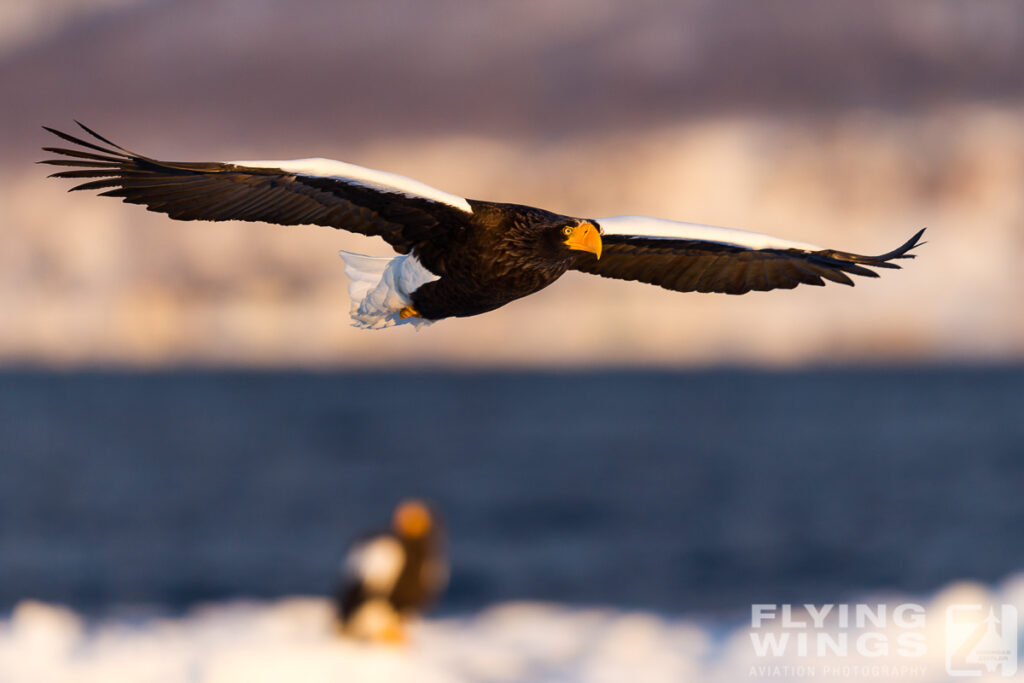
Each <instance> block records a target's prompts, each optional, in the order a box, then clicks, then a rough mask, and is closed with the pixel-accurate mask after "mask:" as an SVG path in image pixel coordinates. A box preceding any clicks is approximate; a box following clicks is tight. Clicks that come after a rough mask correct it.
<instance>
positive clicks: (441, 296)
mask: <svg viewBox="0 0 1024 683" xmlns="http://www.w3.org/2000/svg"><path fill="white" fill-rule="evenodd" d="M78 125H79V126H81V127H82V129H83V130H85V131H86V133H88V134H89V135H90V136H92V137H93V138H95V140H96V142H95V143H94V142H90V141H87V140H82V139H80V138H76V137H74V136H71V135H69V134H67V133H63V132H61V131H59V130H54V129H53V128H48V127H45V126H44V128H46V130H48V131H49V132H51V133H53V134H54V135H56V136H58V137H60V138H62V139H64V140H65V141H67V142H70V143H72V144H74V145H76V146H77V147H76V148H74V149H66V148H59V147H44V148H43V149H44V150H45V151H47V152H53V153H55V154H60V155H62V156H61V158H58V159H50V160H47V161H43V162H40V163H44V164H54V165H57V166H66V167H71V170H66V171H61V172H58V173H54V174H53V176H51V177H59V178H75V179H82V178H89V179H92V180H88V181H86V182H84V183H82V184H80V185H77V186H76V187H73V188H71V189H72V190H103V192H101V193H100V194H101V195H103V196H108V197H121V198H122V200H123V201H124V202H127V203H129V204H143V205H145V206H146V208H148V209H149V210H150V211H156V212H159V213H165V214H167V215H168V216H170V217H171V218H174V219H177V220H207V221H227V220H242V221H265V222H268V223H277V224H280V225H301V224H315V225H325V226H328V227H332V228H340V229H344V230H349V231H351V232H357V233H360V234H363V235H373V236H376V237H381V238H383V239H384V241H385V242H387V243H388V244H390V245H391V247H392V248H393V249H394V250H395V251H396V252H398V254H399V256H396V257H394V258H373V257H369V256H363V255H361V254H353V253H349V252H345V251H343V252H341V256H342V258H343V259H344V260H345V272H346V274H347V275H348V276H349V277H350V278H351V279H352V284H351V286H350V287H349V294H350V296H351V298H352V308H351V314H352V318H353V320H354V321H355V325H357V326H359V327H366V328H381V327H389V326H391V325H398V324H402V323H407V322H411V323H417V324H421V323H426V322H433V321H436V320H440V319H442V318H450V317H452V316H457V317H463V316H471V315H479V314H480V313H486V312H487V311H493V310H494V309H496V308H500V307H501V306H504V305H505V304H507V303H509V302H511V301H515V300H516V299H519V298H522V297H524V296H527V295H529V294H533V293H534V292H537V291H539V290H541V289H543V288H544V287H547V286H548V285H550V284H551V283H552V282H554V281H555V280H557V279H558V278H560V277H561V276H562V275H564V274H565V273H566V271H569V270H577V271H581V272H584V273H591V274H594V275H600V276H602V277H610V278H616V279H619V280H637V281H640V282H646V283H650V284H653V285H658V286H660V287H664V288H665V289H671V290H675V291H679V292H724V293H726V294H745V293H746V292H750V291H766V290H771V289H792V288H794V287H796V286H797V285H799V284H808V285H818V286H821V285H824V280H831V281H833V282H838V283H841V284H845V285H852V284H853V281H852V280H851V279H850V278H849V275H861V276H867V277H878V275H877V273H875V272H874V271H873V270H871V268H899V266H898V265H896V264H895V263H892V261H894V260H895V259H903V258H914V257H913V255H912V254H909V253H908V252H909V251H910V250H911V249H913V248H914V247H915V246H917V245H918V243H919V241H920V239H921V235H922V234H923V233H924V230H921V231H919V232H918V233H917V234H915V235H914V236H913V237H911V238H910V239H909V240H907V242H906V243H904V244H903V245H902V246H901V247H899V248H897V249H895V250H893V251H890V252H889V253H887V254H882V255H881V256H862V255H860V254H853V253H849V252H844V251H836V250H833V249H824V248H822V247H818V246H815V245H813V244H807V243H805V242H793V241H790V240H784V239H779V238H777V237H772V236H770V235H763V234H760V233H754V232H746V231H743V230H733V229H729V228H717V227H712V226H708V225H697V224H694V223H682V222H677V221H670V220H663V219H658V218H649V217H647V216H617V217H614V218H575V217H571V216H562V215H559V214H557V213H552V212H550V211H545V210H544V209H538V208H534V207H531V206H521V205H518V204H501V203H497V202H488V201H479V200H475V199H465V198H463V197H459V196H458V195H454V194H450V193H448V192H443V191H441V190H438V189H436V188H433V187H430V186H429V185H426V184H425V183H421V182H419V181H417V180H413V179H411V178H406V177H404V176H400V175H396V174H394V173H388V172H385V171H375V170H373V169H369V168H363V167H361V166H356V165H354V164H348V163H345V162H341V161H332V160H330V159H295V160H292V161H228V162H177V161H157V160H156V159H150V158H149V157H144V156H141V155H139V154H135V153H134V152H129V151H128V150H126V149H124V148H123V147H120V146H118V145H116V144H114V143H113V142H111V141H110V140H107V139H106V138H104V137H102V136H100V135H99V134H97V133H95V132H93V131H92V130H90V129H89V128H87V127H86V126H84V125H83V124H81V123H79V124H78ZM97 143H100V144H97Z"/></svg>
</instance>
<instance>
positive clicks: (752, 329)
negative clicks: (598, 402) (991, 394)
mask: <svg viewBox="0 0 1024 683" xmlns="http://www.w3.org/2000/svg"><path fill="white" fill-rule="evenodd" d="M110 2H114V0H110ZM125 2H127V0H125ZM94 10H95V11H91V12H84V13H83V12H80V11H79V10H76V11H75V12H73V13H70V14H68V13H65V14H61V15H60V17H59V18H60V21H58V22H57V24H55V26H54V27H50V29H48V30H47V31H42V32H37V33H35V34H33V35H35V36H36V39H35V40H34V41H30V42H28V43H25V42H23V43H22V44H21V45H20V46H19V47H18V48H17V49H15V50H13V51H9V52H2V51H0V91H2V92H4V93H8V94H9V96H8V97H7V98H6V99H5V105H6V106H5V107H3V108H0V124H2V125H0V152H2V156H0V160H2V161H0V180H2V181H3V182H2V183H0V225H2V226H3V229H2V230H0V323H2V324H0V360H6V361H7V362H18V361H20V362H48V363H52V362H58V363H89V362H95V361H103V362H130V363H168V362H203V363H206V362H209V363H258V364H275V363H287V364H307V363H308V364H339V363H342V364H360V365H362V364H366V363H383V364H390V363H394V362H406V363H418V362H453V363H482V364H488V363H528V364H533V363H542V364H552V363H554V364H564V363H569V362H571V363H575V364H587V363H618V362H625V363H670V364H677V363H693V362H706V361H736V360H739V361H754V362H783V363H792V362H801V361H806V360H811V359H819V360H821V359H829V360H842V359H867V358H904V359H906V358H931V359H935V358H951V357H952V358H974V359H985V358H991V357H999V358H1020V357H1024V316H1022V315H1021V309H1020V304H1019V302H1020V301H1021V300H1024V284H1022V283H1021V281H1019V280H1017V279H1014V278H1013V277H1012V276H1011V274H1012V273H1013V272H1014V271H1015V269H1016V264H1017V263H1019V262H1020V260H1021V258H1022V257H1024V225H1022V221H1024V219H1022V217H1024V193H1022V192H1021V188H1022V187H1024V125H1022V124H1021V121H1022V120H1024V98H1022V94H1024V80H1022V79H1020V78H1019V65H1020V64H1021V63H1024V41H1022V40H1020V36H1021V35H1024V5H1022V4H1020V3H1016V2H1012V1H1009V0H1007V1H997V0H975V1H974V2H971V3H963V2H954V1H946V0H936V1H934V2H928V3H890V2H877V1H868V2H858V3H848V2H836V1H833V0H824V1H822V0H786V1H785V2H783V1H778V0H767V1H765V2H758V3H749V2H740V1H738V0H725V1H719V2H711V1H710V0H708V1H703V0H700V1H698V0H694V1H691V2H685V3H675V4H668V3H654V2H647V1H641V2H635V3H629V4H628V5H627V4H625V3H611V2H589V1H586V2H584V1H583V0H566V1H565V2H560V3H549V2H540V1H528V2H518V3H500V2H482V3H463V2H455V1H454V0H428V1H423V2H412V1H409V2H398V1H397V0H383V1H381V2H368V1H356V2H346V3H335V2H328V1H326V0H308V1H304V2H284V1H283V0H258V1H256V0H253V1H242V0H202V1H200V0H149V1H146V0H140V1H139V2H136V3H134V4H124V5H116V4H115V5H109V4H102V5H96V6H95V7H94ZM72 117H76V118H79V119H81V120H83V121H85V122H87V123H89V124H90V125H92V126H94V127H95V128H97V129H98V130H99V131H100V132H102V133H104V134H106V135H108V136H110V137H111V138H112V139H114V140H115V141H116V142H119V143H120V144H123V145H124V146H126V147H128V148H130V149H131V148H134V149H137V150H138V151H140V152H142V153H145V154H149V155H152V156H156V157H163V158H171V159H174V158H178V159H204V158H213V159H230V158H275V157H278V158H294V157H302V156H328V157H334V158H339V159H344V160H346V161H350V162H353V163H358V164H363V165H366V166H370V167H373V168H381V169H386V170H390V171H395V172H399V173H404V174H406V175H410V176H412V177H415V178H418V179H421V180H423V181H425V182H428V183H430V184H433V185H435V186H437V187H440V188H443V189H446V190H449V191H452V192H456V193H459V194H462V195H464V196H468V197H473V198H482V199H494V200H499V201H514V202H521V203H527V204H534V205H539V206H544V207H547V208H550V209H553V210H556V211H560V212H564V213H568V214H574V215H589V216H602V215H617V214H625V213H647V214H651V215H659V216H664V217H666V218H675V219H681V220H692V221H699V222H705V223H712V224H719V225H729V226H733V227H740V228H746V229H750V230H757V231H763V232H771V233H775V234H779V235H781V236H785V237H790V238H793V239H799V240H805V241H809V242H815V243H819V244H824V245H827V246H831V247H835V248H840V249H848V250H855V251H861V252H866V253H872V252H882V251H886V250H888V249H890V248H892V247H893V246H895V245H897V244H899V243H900V242H901V241H902V240H904V239H905V238H906V237H908V236H909V235H910V234H911V233H913V232H914V231H915V230H916V229H918V228H919V227H922V226H928V227H929V228H930V230H929V233H928V237H927V239H928V240H929V244H927V245H926V246H924V247H923V248H922V249H921V250H920V251H919V254H920V258H919V259H918V260H916V261H914V262H910V263H908V264H907V268H906V270H905V271H903V272H897V273H886V274H885V275H886V277H884V278H883V279H882V280H880V281H870V282H868V281H865V282H861V283H860V284H859V286H858V287H856V288H855V289H847V288H840V287H827V288H825V289H821V290H818V289H810V290H806V289H800V290H797V291H795V292H783V293H769V294H761V295H748V296H744V297H738V298H737V297H725V296H696V295H680V294H674V293H669V292H665V291H662V290H659V289H656V288H652V287H647V286H643V285H638V284H635V283H622V282H612V281H604V280H599V279H596V278H588V277H582V276H571V277H567V278H566V279H565V281H564V282H560V283H558V284H556V285H555V286H554V287H552V288H550V289H549V290H547V291H544V292H541V293H539V294H538V295H536V296H534V297H530V298H529V299H527V300H524V301H521V302H516V303H515V304H513V305H511V306H509V307H507V308H505V309H502V310H501V311H499V312H497V313H494V314H491V315H488V316H483V317H479V318H475V319H469V320H460V321H447V322H445V323H442V324H440V325H438V326H436V327H433V328H431V329H430V330H429V331H424V332H421V333H419V334H414V333H412V332H409V331H406V330H395V331H389V332H387V333H379V334H374V333H366V332H360V331H357V330H352V329H349V328H348V315H347V311H348V298H347V295H346V289H347V281H346V280H345V278H344V276H343V269H342V267H341V263H340V261H339V260H338V258H337V256H336V250H337V249H339V248H346V249H355V250H361V251H364V252H366V253H374V254H381V255H382V254H385V253H387V249H386V248H385V247H384V245H382V244H381V243H379V242H378V241H374V240H369V239H365V238H359V237H353V236H349V235H346V234H345V233H342V232H336V231H332V230H329V229H322V228H321V229H315V228H299V229H282V228H277V227H273V226H266V225H252V224H237V223H226V224H216V225H214V224H209V223H178V222H172V221H169V220H167V219H166V218H164V217H162V216H157V215H154V214H150V213H147V212H145V211H143V210H142V209H141V208H140V207H126V206H123V205H120V204H118V203H117V202H114V201H110V200H101V199H96V198H94V197H91V196H88V194H87V193H76V194H73V195H68V194H66V193H65V192H64V190H65V189H66V188H67V187H68V184H67V183H61V182H57V181H51V180H46V179H45V175H46V169H43V168H41V167H38V166H33V165H31V163H30V162H31V161H34V160H36V159H38V158H40V154H41V153H40V152H39V147H40V146H42V145H45V144H51V143H52V142H53V140H52V139H51V138H50V136H48V135H46V134H45V133H43V132H42V131H41V130H40V129H39V125H40V124H48V125H60V126H66V125H67V124H68V123H69V122H70V119H71V118H72ZM510 340H515V341H514V343H510Z"/></svg>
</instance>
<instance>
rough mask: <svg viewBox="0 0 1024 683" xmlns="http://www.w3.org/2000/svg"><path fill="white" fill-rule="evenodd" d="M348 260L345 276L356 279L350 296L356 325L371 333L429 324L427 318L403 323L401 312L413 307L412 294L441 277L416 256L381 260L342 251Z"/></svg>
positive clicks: (410, 319) (350, 288) (344, 257)
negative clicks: (397, 327) (405, 325)
mask: <svg viewBox="0 0 1024 683" xmlns="http://www.w3.org/2000/svg"><path fill="white" fill-rule="evenodd" d="M338 253H339V254H340V255H341V258H342V259H344V261H345V274H346V275H348V277H349V278H350V279H351V280H352V284H350V285H349V286H348V295H349V298H351V299H352V306H351V308H350V309H349V314H350V315H351V316H352V321H353V322H352V324H353V325H355V326H356V327H362V328H365V329H370V330H378V329H381V328H384V327H392V326H394V325H404V324H405V323H412V324H413V325H415V326H416V327H419V326H421V325H429V324H430V321H429V320H424V319H423V318H415V317H413V318H406V319H404V320H402V319H401V318H400V317H399V315H398V314H399V312H400V311H401V310H402V309H403V308H405V307H406V306H410V305H412V293H413V292H415V291H416V290H417V289H419V288H420V287H421V286H422V285H425V284H426V283H428V282H433V281H434V280H437V279H439V278H440V276H438V275H435V274H434V273H432V272H430V271H429V270H427V269H426V268H425V267H424V266H423V264H421V263H420V262H419V259H417V258H416V257H415V256H413V255H412V254H403V255H402V256H396V257H394V258H377V257H374V256H364V255H363V254H353V253H352V252H350V251H339V252H338Z"/></svg>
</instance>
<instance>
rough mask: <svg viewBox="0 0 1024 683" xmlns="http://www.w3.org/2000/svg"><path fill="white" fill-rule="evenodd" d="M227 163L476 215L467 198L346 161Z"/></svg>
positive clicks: (297, 160) (305, 160) (301, 160)
mask: <svg viewBox="0 0 1024 683" xmlns="http://www.w3.org/2000/svg"><path fill="white" fill-rule="evenodd" d="M227 163H229V164H234V165H236V166H251V167H253V168H279V169H281V170H282V171H285V172H287V173H294V174H296V175H304V176H312V177H320V178H337V179H338V180H344V181H346V182H349V183H354V184H356V185H362V186H363V187H368V188H370V189H373V190H379V191H381V192H392V193H396V194H401V195H405V196H406V197H414V198H419V199H427V200H429V201H432V202H439V203H441V204H447V205H448V206H453V207H455V208H456V209H459V210H460V211H465V212H466V213H473V207H471V206H470V205H469V202H467V201H466V199H465V197H460V196H458V195H457V194H452V193H450V192H445V191H443V190H439V189H437V188H436V187H431V186H430V185H427V184H426V183H423V182H420V181H419V180H414V179H413V178H408V177H406V176H404V175H398V174H397V173H388V172H387V171H377V170H375V169H372V168H365V167H363V166H356V165H355V164H349V163H346V162H344V161H335V160H333V159H323V158H319V157H317V158H313V159H291V160H289V161H267V160H262V161H228V162H227Z"/></svg>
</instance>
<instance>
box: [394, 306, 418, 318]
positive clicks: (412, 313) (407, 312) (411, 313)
mask: <svg viewBox="0 0 1024 683" xmlns="http://www.w3.org/2000/svg"><path fill="white" fill-rule="evenodd" d="M392 310H394V309H392ZM398 317H399V318H401V319H402V320H405V319H406V318H419V317H421V316H420V312H419V311H417V310H416V309H415V308H413V307H412V306H406V307H405V308H403V309H402V310H400V311H399V312H398Z"/></svg>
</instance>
